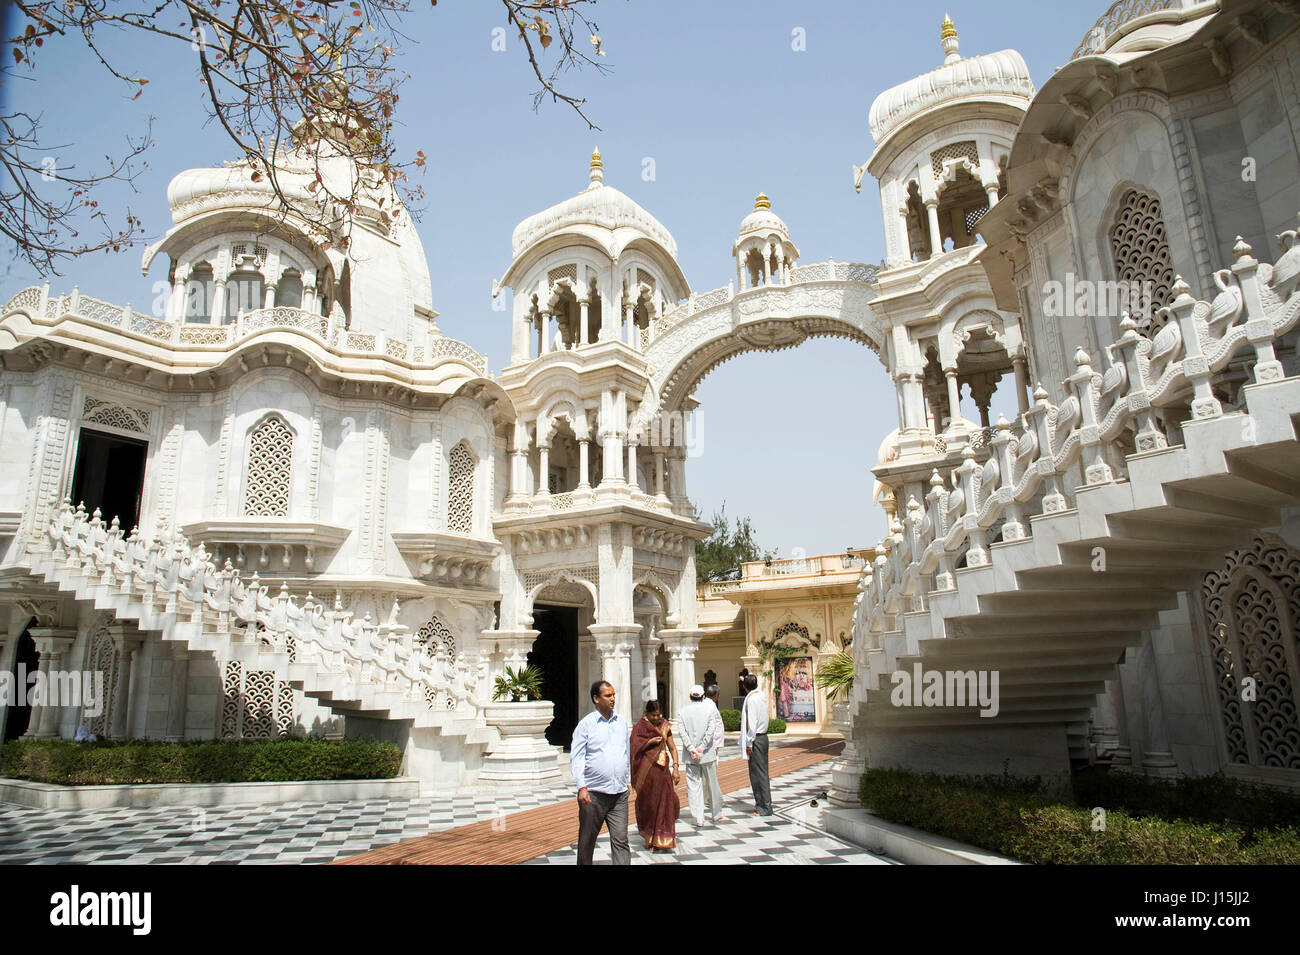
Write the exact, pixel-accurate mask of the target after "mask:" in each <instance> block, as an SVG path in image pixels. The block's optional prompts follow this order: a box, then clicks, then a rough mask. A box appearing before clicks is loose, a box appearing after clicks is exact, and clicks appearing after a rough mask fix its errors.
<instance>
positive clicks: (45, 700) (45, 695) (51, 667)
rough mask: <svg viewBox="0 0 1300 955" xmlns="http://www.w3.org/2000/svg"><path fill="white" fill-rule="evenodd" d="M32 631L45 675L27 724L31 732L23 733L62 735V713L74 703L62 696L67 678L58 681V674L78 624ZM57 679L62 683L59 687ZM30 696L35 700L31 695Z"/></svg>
mask: <svg viewBox="0 0 1300 955" xmlns="http://www.w3.org/2000/svg"><path fill="white" fill-rule="evenodd" d="M28 633H30V634H31V637H32V641H33V642H34V643H35V644H36V652H37V653H39V654H40V655H41V667H40V673H41V676H40V677H39V680H40V682H39V684H38V686H40V687H41V692H40V693H39V694H38V695H37V696H36V700H35V701H33V702H32V716H31V721H30V722H29V723H28V724H27V727H28V728H27V732H26V733H25V734H23V738H24V739H52V738H53V737H55V736H58V735H59V712H60V711H61V710H62V709H64V708H65V707H66V706H67V705H68V704H69V702H70V701H68V700H65V699H62V698H61V696H59V694H60V692H61V690H62V687H63V681H62V680H56V677H57V674H58V673H59V672H61V671H62V670H63V654H64V653H65V652H66V651H67V650H68V649H69V648H70V647H71V646H72V644H73V641H74V640H76V639H77V630H76V628H75V627H32V628H31V630H29V631H28ZM78 680H80V677H78ZM56 682H57V683H58V684H59V685H58V686H55V683H56ZM35 690H36V687H32V688H31V689H30V690H29V692H34V691H35ZM78 692H80V687H78ZM28 699H29V700H31V697H29V698H28ZM33 727H35V729H33Z"/></svg>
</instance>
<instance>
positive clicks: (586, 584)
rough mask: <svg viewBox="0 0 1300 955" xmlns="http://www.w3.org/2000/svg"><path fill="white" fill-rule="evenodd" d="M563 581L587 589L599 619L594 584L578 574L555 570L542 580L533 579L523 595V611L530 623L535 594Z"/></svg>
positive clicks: (597, 594)
mask: <svg viewBox="0 0 1300 955" xmlns="http://www.w3.org/2000/svg"><path fill="white" fill-rule="evenodd" d="M529 577H530V578H531V577H532V575H531V574H530V575H529ZM564 582H568V583H571V584H577V585H578V586H579V587H581V588H582V589H583V590H585V591H587V593H589V594H591V604H592V608H593V611H594V614H595V619H597V620H599V619H600V596H599V593H598V592H597V589H596V585H595V584H594V583H592V582H591V581H590V580H587V579H586V578H585V577H583V576H581V575H580V574H576V573H573V572H571V571H568V570H556V571H552V572H551V573H550V574H548V575H547V576H546V577H545V578H543V579H542V580H537V581H533V582H532V586H531V587H529V588H528V593H527V594H525V596H524V607H523V612H524V616H525V617H526V618H527V619H528V621H529V623H530V624H531V622H532V616H533V604H534V603H535V602H536V600H537V595H538V594H540V593H541V592H542V591H543V590H545V589H546V588H547V587H551V586H554V585H555V584H559V583H564Z"/></svg>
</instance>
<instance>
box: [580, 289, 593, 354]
mask: <svg viewBox="0 0 1300 955" xmlns="http://www.w3.org/2000/svg"><path fill="white" fill-rule="evenodd" d="M589 306H590V301H589V300H588V299H586V298H580V299H578V309H579V312H578V344H579V345H589V344H590V343H591V312H590V308H589Z"/></svg>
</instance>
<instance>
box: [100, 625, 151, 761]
mask: <svg viewBox="0 0 1300 955" xmlns="http://www.w3.org/2000/svg"><path fill="white" fill-rule="evenodd" d="M108 633H109V636H110V637H111V638H112V640H113V646H114V647H115V648H116V650H117V692H116V693H115V694H114V695H113V708H112V711H111V712H110V713H109V717H110V720H109V726H108V735H109V737H110V738H112V739H129V738H130V736H131V704H132V702H133V701H132V697H131V677H132V674H133V673H134V672H135V665H136V663H137V662H138V660H139V657H140V648H141V647H143V646H144V637H142V636H140V634H139V633H135V632H129V631H128V628H127V625H126V624H113V625H111V626H110V627H109V628H108Z"/></svg>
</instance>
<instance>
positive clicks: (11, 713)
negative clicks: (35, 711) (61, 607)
mask: <svg viewBox="0 0 1300 955" xmlns="http://www.w3.org/2000/svg"><path fill="white" fill-rule="evenodd" d="M35 625H36V618H35V617H33V618H32V619H31V620H30V621H29V622H28V624H27V626H26V627H25V628H24V629H23V634H22V636H20V637H19V638H18V652H17V653H16V654H14V669H13V683H12V684H10V685H11V686H12V687H13V692H14V699H19V698H21V699H23V700H26V699H27V690H28V687H29V685H30V684H20V683H19V682H18V677H19V674H20V673H21V674H22V675H23V678H24V679H26V678H27V677H29V676H31V675H32V674H33V673H35V672H36V671H37V670H39V669H40V666H41V655H40V654H39V653H37V652H36V641H35V640H33V639H32V634H31V629H32V627H33V626H35ZM20 668H21V669H20ZM31 719H32V708H31V707H30V706H9V707H7V708H6V715H5V738H4V741H5V742H6V743H7V742H9V741H10V740H11V739H17V738H18V737H20V736H22V735H23V734H24V733H26V732H27V726H28V724H29V723H30V722H31Z"/></svg>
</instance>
